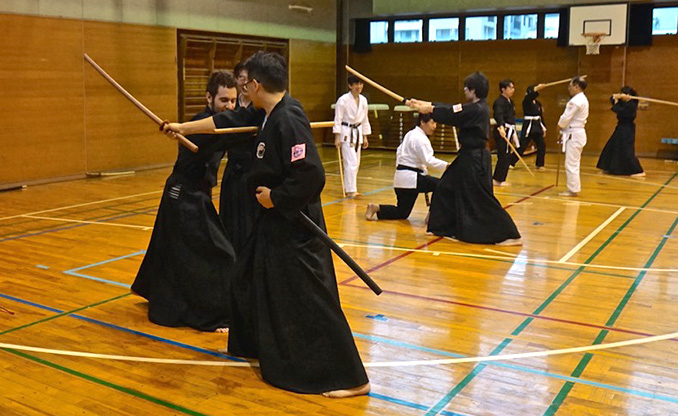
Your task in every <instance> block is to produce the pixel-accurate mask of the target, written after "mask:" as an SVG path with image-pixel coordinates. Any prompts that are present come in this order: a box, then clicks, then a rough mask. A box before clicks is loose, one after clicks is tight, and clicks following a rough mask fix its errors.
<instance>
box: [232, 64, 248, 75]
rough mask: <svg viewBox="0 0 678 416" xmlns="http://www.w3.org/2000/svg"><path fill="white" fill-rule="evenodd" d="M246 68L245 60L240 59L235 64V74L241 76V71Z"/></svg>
mask: <svg viewBox="0 0 678 416" xmlns="http://www.w3.org/2000/svg"><path fill="white" fill-rule="evenodd" d="M243 69H245V61H240V62H238V63H237V64H235V68H233V76H235V77H236V78H238V76H240V71H242V70H243Z"/></svg>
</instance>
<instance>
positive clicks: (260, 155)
mask: <svg viewBox="0 0 678 416" xmlns="http://www.w3.org/2000/svg"><path fill="white" fill-rule="evenodd" d="M265 152H266V143H264V142H261V143H259V145H258V146H257V158H258V159H263V158H264V153H265Z"/></svg>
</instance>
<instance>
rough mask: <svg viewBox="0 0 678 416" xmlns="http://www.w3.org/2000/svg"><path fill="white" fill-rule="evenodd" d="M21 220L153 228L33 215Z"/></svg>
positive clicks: (141, 226)
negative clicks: (30, 219)
mask: <svg viewBox="0 0 678 416" xmlns="http://www.w3.org/2000/svg"><path fill="white" fill-rule="evenodd" d="M22 217H23V218H33V219H36V220H46V221H61V222H75V223H79V224H94V225H107V226H109V227H125V228H137V229H139V230H144V231H148V230H152V229H153V227H148V226H144V225H131V224H117V223H114V222H103V221H81V220H71V219H68V218H51V217H38V216H35V215H22Z"/></svg>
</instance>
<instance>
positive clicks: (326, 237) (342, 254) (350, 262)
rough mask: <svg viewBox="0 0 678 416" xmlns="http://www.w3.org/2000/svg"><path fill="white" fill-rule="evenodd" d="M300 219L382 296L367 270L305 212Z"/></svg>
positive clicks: (300, 214) (300, 215) (300, 213)
mask: <svg viewBox="0 0 678 416" xmlns="http://www.w3.org/2000/svg"><path fill="white" fill-rule="evenodd" d="M298 218H299V219H300V220H301V222H302V223H303V224H304V225H305V226H306V227H307V228H308V229H309V231H311V232H312V233H313V234H315V235H316V236H317V237H318V238H320V240H322V242H323V243H325V244H326V245H327V246H328V247H329V248H330V249H331V250H332V251H334V253H335V254H336V255H337V256H339V258H341V259H342V260H343V261H344V263H346V265H347V266H348V267H350V268H351V270H353V271H354V272H355V274H356V275H357V276H358V277H359V278H360V279H361V280H362V281H363V282H365V284H367V286H369V288H370V289H372V291H373V292H374V293H375V294H376V295H377V296H378V295H380V294H381V292H382V290H381V288H380V287H379V285H378V284H377V283H376V282H375V281H374V280H372V278H371V277H370V276H369V275H368V274H367V272H365V270H363V269H362V267H360V265H359V264H358V263H356V262H355V260H353V259H352V258H351V256H349V255H348V253H346V252H345V251H344V249H342V248H341V247H339V245H338V244H337V243H336V242H335V241H334V240H332V238H330V236H329V235H327V233H326V232H325V231H323V230H322V228H320V227H318V225H317V224H316V223H314V222H313V221H311V219H310V218H308V216H306V214H304V213H303V212H299V217H298Z"/></svg>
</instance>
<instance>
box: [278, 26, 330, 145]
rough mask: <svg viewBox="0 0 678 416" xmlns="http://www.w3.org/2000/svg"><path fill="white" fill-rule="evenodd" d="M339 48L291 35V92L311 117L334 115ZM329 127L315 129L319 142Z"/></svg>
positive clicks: (314, 134)
mask: <svg viewBox="0 0 678 416" xmlns="http://www.w3.org/2000/svg"><path fill="white" fill-rule="evenodd" d="M335 62H336V49H335V45H334V44H333V43H325V42H314V41H307V40H297V39H290V46H289V68H290V70H289V71H290V73H289V76H290V94H291V95H292V96H293V97H294V98H296V99H298V100H299V101H300V102H301V104H302V105H303V106H304V110H306V114H307V115H308V118H309V120H311V121H327V120H331V119H332V118H333V117H334V113H333V111H332V110H331V109H330V104H332V103H334V102H336V101H337V97H335V86H334V83H335V67H336V64H335ZM326 133H327V131H326V129H314V130H313V137H314V139H315V141H316V143H320V142H322V140H323V136H324V135H325V134H326Z"/></svg>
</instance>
